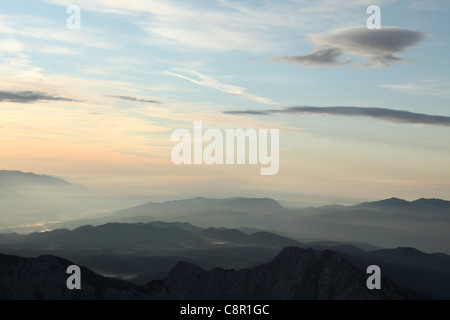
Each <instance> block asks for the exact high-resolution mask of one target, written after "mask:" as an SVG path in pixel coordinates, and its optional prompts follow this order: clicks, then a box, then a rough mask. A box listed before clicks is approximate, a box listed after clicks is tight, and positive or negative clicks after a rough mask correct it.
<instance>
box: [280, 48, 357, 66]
mask: <svg viewBox="0 0 450 320" xmlns="http://www.w3.org/2000/svg"><path fill="white" fill-rule="evenodd" d="M341 55H342V50H341V49H338V48H327V49H322V50H318V51H315V52H312V53H308V54H306V55H304V56H290V57H278V58H275V59H274V60H278V61H283V62H287V63H299V64H303V65H322V64H344V63H348V62H350V60H346V61H342V62H340V61H338V60H337V59H338V58H339V57H340V56H341Z"/></svg>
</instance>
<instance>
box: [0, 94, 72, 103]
mask: <svg viewBox="0 0 450 320" xmlns="http://www.w3.org/2000/svg"><path fill="white" fill-rule="evenodd" d="M37 101H72V102H75V101H76V100H73V99H69V98H63V97H58V96H52V95H48V94H45V93H40V92H34V91H0V102H19V103H33V102H37Z"/></svg>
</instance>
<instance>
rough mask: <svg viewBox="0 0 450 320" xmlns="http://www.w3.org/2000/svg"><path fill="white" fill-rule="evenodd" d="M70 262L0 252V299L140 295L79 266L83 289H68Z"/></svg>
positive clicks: (125, 284) (58, 298)
mask: <svg viewBox="0 0 450 320" xmlns="http://www.w3.org/2000/svg"><path fill="white" fill-rule="evenodd" d="M70 265H73V263H71V262H69V261H67V260H65V259H61V258H58V257H54V256H40V257H39V258H20V257H15V256H6V255H0V299H1V300H81V299H89V300H95V299H130V298H139V297H140V295H139V292H138V291H136V290H135V288H136V286H135V285H133V284H131V283H128V282H125V281H120V280H115V279H109V278H105V277H102V276H99V275H97V274H95V273H93V272H92V271H90V270H88V269H86V268H81V274H82V286H81V287H82V290H81V291H76V290H74V291H71V290H68V289H67V286H66V281H67V278H68V276H69V275H68V274H66V270H67V267H69V266H70Z"/></svg>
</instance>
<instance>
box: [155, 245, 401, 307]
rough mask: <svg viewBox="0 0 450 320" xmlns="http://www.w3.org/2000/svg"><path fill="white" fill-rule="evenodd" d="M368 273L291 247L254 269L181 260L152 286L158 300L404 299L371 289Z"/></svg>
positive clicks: (386, 287)
mask: <svg viewBox="0 0 450 320" xmlns="http://www.w3.org/2000/svg"><path fill="white" fill-rule="evenodd" d="M366 279H367V275H365V274H364V273H363V272H362V271H360V270H359V269H356V268H355V267H353V266H352V265H351V264H350V263H348V262H347V261H345V260H344V259H342V258H341V257H340V256H339V255H338V254H336V253H334V252H332V251H329V250H326V251H323V252H322V253H316V252H315V251H314V250H312V249H308V250H305V249H300V248H294V247H290V248H286V249H284V250H283V251H282V252H281V253H280V254H279V255H278V256H277V257H275V259H274V260H273V261H271V262H270V263H268V264H265V265H261V266H258V267H255V268H253V269H250V270H240V271H226V270H223V269H214V270H211V271H209V272H207V271H204V270H202V269H200V268H198V267H197V266H195V265H192V264H189V263H185V262H180V263H179V264H177V266H176V267H175V268H174V269H173V270H172V271H171V272H170V273H169V275H168V276H167V278H165V279H164V280H161V281H154V282H151V283H149V284H148V285H147V288H149V289H150V290H151V291H152V293H153V295H154V297H155V298H157V299H174V300H184V299H192V298H194V299H201V300H203V299H213V300H229V299H238V300H379V299H404V296H403V295H402V294H401V293H400V292H399V290H398V289H397V288H396V287H395V285H394V284H393V283H392V282H390V281H389V280H383V284H382V288H383V290H374V291H371V290H368V289H367V286H366Z"/></svg>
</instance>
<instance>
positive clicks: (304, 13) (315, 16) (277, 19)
mask: <svg viewBox="0 0 450 320" xmlns="http://www.w3.org/2000/svg"><path fill="white" fill-rule="evenodd" d="M393 1H396V0H378V1H377V4H378V5H380V6H381V5H383V4H385V3H390V2H393ZM45 2H48V3H52V4H56V5H60V6H64V7H67V6H68V5H69V4H71V3H72V1H71V0H45ZM76 4H77V5H79V6H80V7H81V8H82V10H83V12H84V11H93V12H100V13H101V14H105V13H106V14H114V15H119V16H120V17H121V18H123V19H124V20H128V21H129V22H130V23H132V24H134V25H135V26H137V27H138V28H140V30H142V31H144V33H145V34H146V39H147V41H148V43H150V44H151V45H155V44H157V45H170V46H181V47H183V48H189V49H201V50H209V51H218V52H221V51H229V50H232V51H238V52H250V53H262V52H274V50H277V49H279V48H290V47H291V45H292V43H293V42H296V40H297V39H298V36H299V34H300V33H301V32H312V30H326V29H328V28H330V26H337V25H338V26H342V25H344V24H347V21H355V20H357V19H359V18H360V17H361V14H364V12H362V11H361V8H367V6H368V5H371V4H373V0H347V1H335V0H316V1H311V0H285V1H283V2H282V3H280V2H279V1H266V0H263V1H240V0H217V1H196V0H152V1H146V0H132V1H130V0H115V1H109V0H77V1H76ZM283 35H285V36H283ZM287 35H288V36H287Z"/></svg>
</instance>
